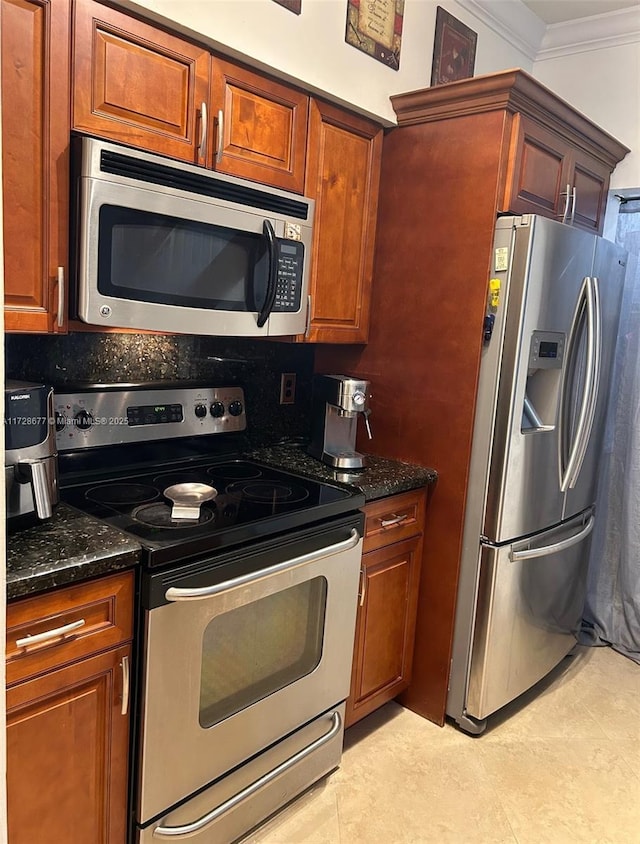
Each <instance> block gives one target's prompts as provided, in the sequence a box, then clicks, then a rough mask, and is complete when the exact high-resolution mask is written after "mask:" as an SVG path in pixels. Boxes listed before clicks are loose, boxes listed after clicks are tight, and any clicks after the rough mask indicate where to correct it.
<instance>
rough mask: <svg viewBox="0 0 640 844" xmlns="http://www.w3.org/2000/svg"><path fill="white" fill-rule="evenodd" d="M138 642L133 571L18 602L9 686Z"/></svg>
mask: <svg viewBox="0 0 640 844" xmlns="http://www.w3.org/2000/svg"><path fill="white" fill-rule="evenodd" d="M46 634H50V635H46ZM40 636H42V638H39V637H40ZM28 637H31V638H32V639H34V641H33V642H31V643H29V642H28V641H25V639H28ZM132 637H133V572H130V571H129V572H122V573H119V574H116V575H111V576H108V577H104V578H100V579H99V580H93V581H90V582H88V583H80V584H78V585H76V586H70V587H66V588H63V589H57V590H56V591H55V592H49V593H47V594H45V595H37V596H34V597H33V598H25V599H24V600H19V601H15V602H14V603H11V604H8V606H7V644H6V656H7V686H11V685H12V684H14V683H18V682H20V681H22V680H26V679H28V678H29V677H34V676H36V675H38V674H42V673H43V672H45V671H50V670H52V669H53V668H58V667H60V666H62V665H67V664H69V663H71V662H75V661H76V660H78V659H82V658H84V657H86V656H89V655H90V654H94V653H98V652H99V651H103V650H105V649H106V648H112V647H114V646H116V645H119V644H120V643H122V642H126V641H129V640H130V639H132Z"/></svg>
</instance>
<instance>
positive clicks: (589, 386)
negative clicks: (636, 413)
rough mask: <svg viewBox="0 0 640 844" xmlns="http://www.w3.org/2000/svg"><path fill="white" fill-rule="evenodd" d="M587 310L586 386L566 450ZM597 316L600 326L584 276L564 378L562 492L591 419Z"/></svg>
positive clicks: (561, 422)
mask: <svg viewBox="0 0 640 844" xmlns="http://www.w3.org/2000/svg"><path fill="white" fill-rule="evenodd" d="M585 312H586V321H587V352H586V356H587V363H586V374H585V381H584V389H583V393H582V398H581V403H580V412H579V414H578V424H577V425H576V430H575V436H574V440H573V443H572V444H571V446H570V448H568V449H565V439H566V437H567V436H568V432H567V430H566V428H565V426H568V424H569V420H568V418H567V417H568V413H569V402H570V396H569V395H567V393H568V392H569V389H570V384H571V376H572V375H573V371H571V372H570V370H574V369H575V358H574V351H575V348H576V344H577V343H578V342H579V333H580V327H581V324H582V319H583V314H584V313H585ZM596 319H597V325H598V326H599V315H598V317H597V318H596V316H595V303H594V292H593V285H592V279H591V278H590V277H589V276H585V278H584V280H583V282H582V287H581V288H580V295H579V296H578V302H577V305H576V310H575V313H574V315H573V322H572V324H571V331H570V334H569V342H568V344H567V345H568V348H567V365H566V367H565V370H564V373H563V378H562V393H561V400H560V401H561V404H560V431H559V437H558V443H559V446H558V447H559V468H560V490H561V492H566V491H567V489H569V485H570V483H571V480H572V479H573V478H574V475H575V472H576V468H577V469H578V471H579V465H578V463H579V459H580V456H581V454H580V452H581V445H582V442H583V438H584V436H585V426H587V423H588V421H589V411H590V408H591V402H592V391H593V383H592V382H593V378H594V375H595V367H594V359H595V357H596V356H597V353H596V349H595V344H596V335H595V329H596ZM586 436H587V440H588V436H589V433H588V430H587V432H586ZM585 450H586V446H585ZM565 451H568V452H569V453H568V455H567V457H566V462H565ZM582 457H584V453H583V454H582Z"/></svg>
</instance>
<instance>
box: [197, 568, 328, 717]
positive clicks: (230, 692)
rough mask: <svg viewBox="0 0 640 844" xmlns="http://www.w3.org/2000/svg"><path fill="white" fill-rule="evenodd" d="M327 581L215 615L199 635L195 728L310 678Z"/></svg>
mask: <svg viewBox="0 0 640 844" xmlns="http://www.w3.org/2000/svg"><path fill="white" fill-rule="evenodd" d="M326 603H327V581H326V578H324V577H315V578H313V579H312V580H307V581H304V582H303V583H299V584H297V585H295V586H290V587H288V588H287V589H283V590H282V591H279V592H275V593H274V594H272V595H267V596H266V597H263V598H259V599H258V600H256V601H253V602H251V603H248V604H243V605H242V606H240V607H236V608H235V609H233V610H230V611H229V612H226V613H223V614H221V615H218V616H216V617H215V618H214V619H212V621H210V622H209V624H208V625H207V627H206V628H205V631H204V637H203V642H202V666H201V673H200V678H201V679H200V726H201V727H211V726H213V725H214V724H217V723H218V722H219V721H222V720H224V719H225V718H228V717H229V716H230V715H233V714H235V713H236V712H239V711H240V710H242V709H245V708H246V707H248V706H251V705H252V704H254V703H257V701H259V700H262V699H263V698H265V697H268V696H269V695H270V694H273V693H274V692H277V691H278V690H279V689H283V688H284V687H285V686H288V685H290V684H291V683H294V682H295V681H296V680H299V679H300V678H301V677H304V676H305V675H307V674H310V673H311V672H312V671H313V670H314V669H315V668H316V667H317V665H318V664H319V662H320V658H321V656H322V641H323V633H324V619H325V611H326Z"/></svg>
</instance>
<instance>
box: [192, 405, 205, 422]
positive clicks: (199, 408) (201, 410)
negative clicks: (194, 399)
mask: <svg viewBox="0 0 640 844" xmlns="http://www.w3.org/2000/svg"><path fill="white" fill-rule="evenodd" d="M195 414H196V416H197V417H198V419H202V418H203V417H204V416H206V415H207V408H206V407H205V406H204V405H203V404H197V405H196V407H195Z"/></svg>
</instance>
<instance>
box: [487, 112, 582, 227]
mask: <svg viewBox="0 0 640 844" xmlns="http://www.w3.org/2000/svg"><path fill="white" fill-rule="evenodd" d="M513 119H514V126H513V134H512V142H511V149H510V153H509V161H508V164H507V178H506V184H505V194H504V198H503V201H502V203H501V207H500V208H499V210H500V211H506V212H509V211H510V212H511V213H513V214H542V215H543V216H545V217H551V218H553V219H562V215H563V212H564V203H565V198H566V186H567V181H568V178H569V172H568V168H569V156H570V153H571V149H572V148H571V146H570V145H569V144H568V143H567V142H566V141H563V139H562V138H560V137H559V136H558V135H556V134H555V133H554V132H551V131H549V130H548V129H545V128H544V127H543V126H541V125H540V124H539V123H536V121H535V120H531V119H529V118H527V117H523V116H522V115H520V114H517V115H515V116H514V118H513ZM561 206H562V207H561Z"/></svg>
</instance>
